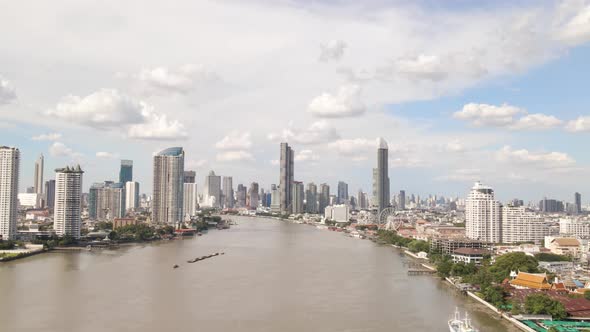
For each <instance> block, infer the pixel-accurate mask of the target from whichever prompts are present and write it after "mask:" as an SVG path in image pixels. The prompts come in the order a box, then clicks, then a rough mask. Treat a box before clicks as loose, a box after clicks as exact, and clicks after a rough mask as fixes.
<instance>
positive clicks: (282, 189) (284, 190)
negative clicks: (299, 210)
mask: <svg viewBox="0 0 590 332" xmlns="http://www.w3.org/2000/svg"><path fill="white" fill-rule="evenodd" d="M294 160H295V158H294V152H293V149H291V148H290V147H289V144H287V143H281V159H280V165H281V174H280V179H279V180H280V182H279V196H280V201H281V213H283V214H290V213H291V212H292V211H293V208H292V206H291V204H292V202H293V179H294V175H295V174H294V173H295V166H294Z"/></svg>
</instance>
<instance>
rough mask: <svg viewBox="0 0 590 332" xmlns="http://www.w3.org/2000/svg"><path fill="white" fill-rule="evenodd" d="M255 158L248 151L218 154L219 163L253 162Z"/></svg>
mask: <svg viewBox="0 0 590 332" xmlns="http://www.w3.org/2000/svg"><path fill="white" fill-rule="evenodd" d="M253 160H254V156H252V154H251V153H250V152H248V151H226V152H222V153H218V154H217V161H222V162H224V161H253Z"/></svg>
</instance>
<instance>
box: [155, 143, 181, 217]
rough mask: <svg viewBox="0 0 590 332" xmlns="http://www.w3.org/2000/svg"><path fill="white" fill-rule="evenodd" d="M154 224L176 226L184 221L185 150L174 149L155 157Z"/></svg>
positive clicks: (166, 150) (163, 151)
mask: <svg viewBox="0 0 590 332" xmlns="http://www.w3.org/2000/svg"><path fill="white" fill-rule="evenodd" d="M153 179H154V189H153V197H152V222H153V223H157V224H172V225H175V224H177V223H180V222H181V221H182V220H183V216H184V212H183V206H182V204H183V197H184V150H183V149H182V148H181V147H172V148H168V149H165V150H162V151H160V152H159V153H158V154H157V155H155V156H154V177H153Z"/></svg>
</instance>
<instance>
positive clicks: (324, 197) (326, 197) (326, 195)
mask: <svg viewBox="0 0 590 332" xmlns="http://www.w3.org/2000/svg"><path fill="white" fill-rule="evenodd" d="M319 195H320V197H319V199H318V203H319V204H318V205H319V206H318V208H319V211H318V212H319V213H320V214H324V210H326V206H328V205H330V186H329V185H327V184H325V183H322V184H320V194H319Z"/></svg>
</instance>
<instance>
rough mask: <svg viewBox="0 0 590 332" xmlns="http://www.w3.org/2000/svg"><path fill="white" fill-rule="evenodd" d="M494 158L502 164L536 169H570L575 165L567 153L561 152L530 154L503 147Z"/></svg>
mask: <svg viewBox="0 0 590 332" xmlns="http://www.w3.org/2000/svg"><path fill="white" fill-rule="evenodd" d="M496 158H497V160H499V161H502V162H508V163H515V164H524V165H529V166H536V167H538V168H560V167H570V166H573V165H574V164H575V160H574V159H572V157H570V156H569V155H568V154H567V153H563V152H531V151H529V150H526V149H520V150H515V149H513V148H512V147H510V146H504V147H503V148H501V149H500V150H499V151H498V152H497V153H496Z"/></svg>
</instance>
